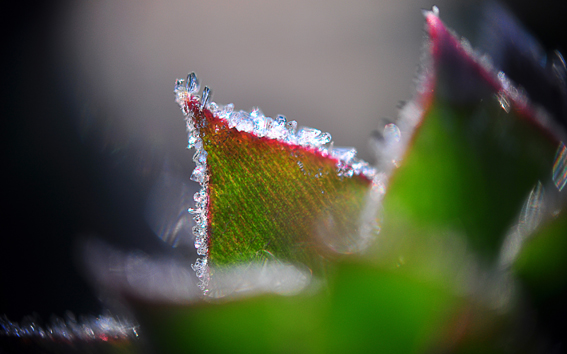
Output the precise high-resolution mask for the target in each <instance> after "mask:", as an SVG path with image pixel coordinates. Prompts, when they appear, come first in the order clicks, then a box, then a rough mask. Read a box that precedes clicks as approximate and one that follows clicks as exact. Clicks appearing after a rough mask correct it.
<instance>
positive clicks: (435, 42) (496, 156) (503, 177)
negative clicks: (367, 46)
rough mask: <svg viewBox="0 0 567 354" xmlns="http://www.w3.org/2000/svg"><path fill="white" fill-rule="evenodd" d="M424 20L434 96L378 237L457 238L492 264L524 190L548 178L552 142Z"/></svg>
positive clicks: (387, 202)
mask: <svg viewBox="0 0 567 354" xmlns="http://www.w3.org/2000/svg"><path fill="white" fill-rule="evenodd" d="M428 20H429V21H434V22H433V23H432V24H430V27H429V29H430V32H432V51H433V56H434V59H435V64H434V69H435V79H431V80H434V81H433V82H432V83H431V85H432V86H433V93H432V94H431V97H430V98H429V100H428V101H429V102H428V103H427V106H426V109H425V113H424V115H423V117H422V118H421V122H420V125H419V126H418V127H417V129H416V130H415V133H414V135H413V137H412V140H411V144H410V146H409V148H408V151H407V153H406V156H405V157H404V160H403V161H402V166H401V167H400V168H399V169H398V170H397V171H395V172H394V175H393V177H392V178H391V180H390V185H389V188H388V191H387V193H386V196H385V199H384V220H385V221H384V227H383V237H386V238H388V237H389V238H394V237H396V235H400V234H403V235H406V236H407V237H409V238H410V239H411V240H414V239H420V238H427V237H429V236H428V235H443V234H447V235H462V236H464V237H466V239H467V243H468V245H469V246H470V247H472V248H473V249H474V251H475V252H476V253H477V254H478V255H479V256H480V258H481V259H483V260H485V261H488V262H491V261H493V260H494V259H495V258H496V257H497V255H498V253H499V251H500V246H501V244H502V240H503V237H504V236H505V234H506V231H507V229H508V228H509V227H510V226H511V225H512V224H513V223H514V219H515V218H516V217H517V215H518V213H519V212H520V209H521V206H522V203H523V200H524V199H525V198H526V197H527V195H528V193H529V191H530V190H531V189H532V188H533V186H534V185H535V184H536V183H537V182H538V180H541V181H543V182H544V183H545V182H547V181H549V180H550V179H551V172H552V167H553V158H554V155H555V150H556V148H557V141H556V140H555V139H553V138H550V137H551V134H550V133H548V132H546V131H545V130H544V129H543V128H542V127H541V125H540V124H539V123H538V122H537V121H536V120H535V119H534V118H533V117H532V115H531V113H530V112H529V111H528V110H526V109H525V108H524V107H522V106H521V102H516V101H514V100H513V99H512V98H511V97H508V96H507V95H508V93H507V92H505V91H504V90H503V88H502V87H500V84H499V83H498V82H495V81H494V79H492V76H491V74H490V73H488V72H487V71H486V69H485V68H483V67H482V66H480V65H479V64H478V63H476V61H475V59H474V58H472V57H471V56H470V54H469V53H468V52H466V51H465V50H464V49H463V48H462V47H461V45H460V43H459V42H458V41H457V40H456V39H455V38H454V37H452V35H451V34H450V33H449V32H448V31H447V29H446V28H445V27H444V26H443V24H442V23H441V22H440V21H439V20H438V19H431V18H428Z"/></svg>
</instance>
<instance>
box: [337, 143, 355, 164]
mask: <svg viewBox="0 0 567 354" xmlns="http://www.w3.org/2000/svg"><path fill="white" fill-rule="evenodd" d="M331 156H333V157H334V158H336V159H339V160H341V161H342V162H344V163H350V162H351V161H352V159H354V157H355V156H356V149H355V148H353V147H335V148H333V150H331Z"/></svg>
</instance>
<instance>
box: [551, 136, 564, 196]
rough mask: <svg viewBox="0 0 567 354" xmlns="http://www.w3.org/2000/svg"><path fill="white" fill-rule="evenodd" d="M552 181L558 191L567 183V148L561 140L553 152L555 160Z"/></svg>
mask: <svg viewBox="0 0 567 354" xmlns="http://www.w3.org/2000/svg"><path fill="white" fill-rule="evenodd" d="M552 171H553V182H554V183H555V186H556V187H557V189H559V191H562V190H563V187H565V184H567V148H566V147H565V144H563V142H561V143H560V144H559V147H558V148H557V152H556V153H555V161H554V162H553V170H552Z"/></svg>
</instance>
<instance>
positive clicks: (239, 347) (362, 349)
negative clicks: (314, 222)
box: [138, 263, 459, 353]
mask: <svg viewBox="0 0 567 354" xmlns="http://www.w3.org/2000/svg"><path fill="white" fill-rule="evenodd" d="M398 273H399V272H398V271H386V270H383V269H379V268H376V267H374V266H369V265H364V264H354V263H343V264H340V265H339V266H338V270H337V273H336V274H335V277H334V280H333V282H332V284H331V286H330V288H329V289H328V290H327V291H322V292H319V293H317V294H315V295H300V296H294V297H282V296H262V297H257V298H253V299H246V300H241V301H235V302H227V303H211V304H201V305H197V306H191V307H183V306H171V305H164V306H156V305H147V304H144V305H143V306H140V307H139V308H138V309H139V311H138V312H139V314H141V315H140V316H139V318H140V320H141V322H142V327H144V328H146V329H147V330H148V332H149V333H151V334H152V340H153V341H154V343H155V344H156V345H157V346H158V347H159V348H164V349H165V351H166V352H168V353H183V352H188V348H190V350H191V351H193V352H202V351H206V352H209V353H226V352H231V353H367V352H369V351H370V352H381V353H417V352H422V351H423V350H425V349H426V348H429V347H431V346H433V345H434V344H436V342H437V341H439V340H440V338H439V336H438V335H437V334H438V333H439V332H440V329H444V325H443V324H444V323H445V322H446V321H447V319H448V318H449V317H450V316H452V315H453V314H454V311H455V309H456V308H457V305H458V304H459V300H458V298H457V297H455V296H454V295H452V294H451V292H449V291H447V289H446V288H445V287H443V286H439V284H434V283H427V282H424V281H423V280H420V279H416V278H415V277H411V276H408V275H407V274H403V273H402V274H398Z"/></svg>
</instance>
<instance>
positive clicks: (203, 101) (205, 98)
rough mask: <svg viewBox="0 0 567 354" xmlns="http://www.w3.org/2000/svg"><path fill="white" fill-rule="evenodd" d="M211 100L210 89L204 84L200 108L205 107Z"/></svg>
mask: <svg viewBox="0 0 567 354" xmlns="http://www.w3.org/2000/svg"><path fill="white" fill-rule="evenodd" d="M210 101H211V89H210V88H208V87H207V86H205V88H204V89H203V96H202V97H201V109H203V108H207V106H208V105H209V102H210Z"/></svg>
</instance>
